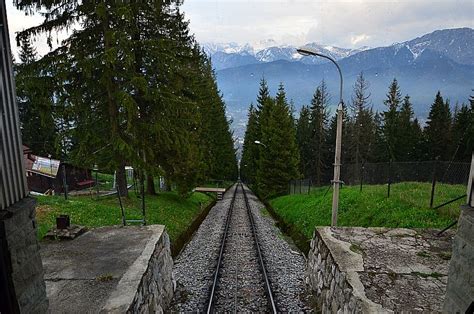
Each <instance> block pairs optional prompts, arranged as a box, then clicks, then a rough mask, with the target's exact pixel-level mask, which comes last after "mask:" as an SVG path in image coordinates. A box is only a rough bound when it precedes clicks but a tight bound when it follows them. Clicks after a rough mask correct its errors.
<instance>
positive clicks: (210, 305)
mask: <svg viewBox="0 0 474 314" xmlns="http://www.w3.org/2000/svg"><path fill="white" fill-rule="evenodd" d="M238 188H239V184H236V186H235V190H234V195H233V196H232V201H231V203H230V206H229V211H228V212H227V217H226V220H225V228H224V234H223V235H222V240H221V248H220V251H219V259H218V260H217V266H216V270H215V272H214V280H213V282H212V288H211V293H210V295H209V303H208V304H207V313H208V314H210V313H212V312H213V309H214V299H215V293H216V288H217V282H218V280H219V271H220V269H221V264H222V257H223V255H224V247H225V243H226V240H227V233H228V231H229V225H230V218H231V217H232V211H233V210H234V203H235V196H236V195H237V189H238Z"/></svg>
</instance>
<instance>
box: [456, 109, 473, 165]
mask: <svg viewBox="0 0 474 314" xmlns="http://www.w3.org/2000/svg"><path fill="white" fill-rule="evenodd" d="M473 125H474V113H473V112H472V109H471V108H469V107H468V106H467V105H465V104H462V105H461V108H459V109H458V110H456V111H455V113H454V118H453V127H452V137H453V147H454V151H455V152H456V155H455V159H456V160H459V161H466V162H469V161H470V160H471V156H472V152H473V148H474V147H473V141H474V140H473V139H472V137H473V136H474V133H473V128H474V126H473Z"/></svg>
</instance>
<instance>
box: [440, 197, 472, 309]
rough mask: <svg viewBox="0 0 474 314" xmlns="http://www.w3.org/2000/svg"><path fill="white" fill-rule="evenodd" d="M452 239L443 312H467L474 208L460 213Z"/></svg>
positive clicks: (470, 291) (470, 300)
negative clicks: (451, 254) (451, 253)
mask: <svg viewBox="0 0 474 314" xmlns="http://www.w3.org/2000/svg"><path fill="white" fill-rule="evenodd" d="M458 226H459V227H458V231H457V233H456V236H455V237H454V245H453V257H452V259H451V263H450V266H449V276H448V278H449V279H448V287H447V290H446V299H445V302H444V307H443V309H444V311H445V312H449V313H454V312H459V313H464V312H467V309H468V307H469V305H470V304H471V302H474V208H471V207H467V206H466V208H465V209H464V210H463V211H462V213H461V217H460V218H459V222H458Z"/></svg>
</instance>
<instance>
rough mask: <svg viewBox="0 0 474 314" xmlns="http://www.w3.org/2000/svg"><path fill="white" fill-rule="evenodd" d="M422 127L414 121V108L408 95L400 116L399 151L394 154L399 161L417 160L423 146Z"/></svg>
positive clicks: (404, 100)
mask: <svg viewBox="0 0 474 314" xmlns="http://www.w3.org/2000/svg"><path fill="white" fill-rule="evenodd" d="M421 140H422V139H421V137H420V126H419V124H418V121H415V120H414V113H413V106H412V104H411V102H410V96H408V95H406V96H405V98H404V99H403V103H402V105H401V108H400V112H399V116H398V132H397V144H398V145H397V151H396V152H394V154H395V155H396V157H397V158H396V159H397V160H398V161H414V160H417V159H418V158H417V157H418V156H417V148H418V147H419V146H421V145H422V142H421Z"/></svg>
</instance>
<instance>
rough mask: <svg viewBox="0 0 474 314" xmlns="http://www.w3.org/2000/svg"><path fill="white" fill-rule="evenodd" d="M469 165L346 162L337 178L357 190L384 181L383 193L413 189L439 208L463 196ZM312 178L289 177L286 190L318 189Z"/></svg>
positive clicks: (422, 162) (398, 195)
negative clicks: (384, 191)
mask: <svg viewBox="0 0 474 314" xmlns="http://www.w3.org/2000/svg"><path fill="white" fill-rule="evenodd" d="M469 169H470V164H469V163H467V162H449V161H419V162H383V163H366V164H349V165H343V166H342V168H341V180H342V181H343V182H344V185H349V186H353V187H354V186H355V187H358V188H359V189H360V190H361V191H364V187H367V186H373V185H379V186H380V185H385V186H386V188H385V190H386V193H387V197H391V196H394V195H396V196H397V197H401V198H403V193H408V192H410V193H411V194H412V195H413V193H416V194H417V195H418V196H419V198H421V199H422V201H423V203H424V204H426V205H427V206H429V207H431V208H440V207H443V206H444V205H447V204H450V203H452V202H455V201H457V200H460V199H462V198H464V197H465V195H466V186H467V183H468V178H469ZM327 175H328V176H329V175H330V174H329V173H328V174H327ZM314 182H315V180H312V179H310V178H309V179H302V180H293V181H290V182H289V184H288V192H289V194H309V193H312V191H313V192H314V191H316V190H321V189H318V187H320V185H317V184H314ZM323 185H326V186H328V185H330V182H327V183H326V184H323Z"/></svg>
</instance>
